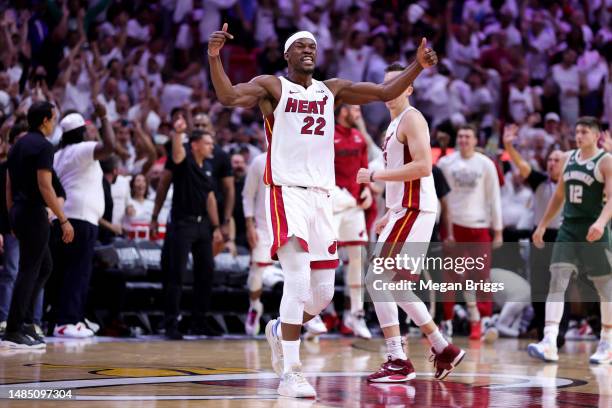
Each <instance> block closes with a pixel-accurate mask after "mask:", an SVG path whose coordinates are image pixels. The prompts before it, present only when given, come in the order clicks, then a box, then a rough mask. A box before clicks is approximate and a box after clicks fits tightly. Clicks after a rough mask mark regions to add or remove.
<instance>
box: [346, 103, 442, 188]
mask: <svg viewBox="0 0 612 408" xmlns="http://www.w3.org/2000/svg"><path fill="white" fill-rule="evenodd" d="M428 135H429V132H428V127H427V122H426V121H425V118H424V117H423V115H421V114H420V113H419V112H416V111H410V112H407V113H406V114H405V115H404V117H403V118H402V120H401V122H400V124H399V129H398V131H397V136H396V137H398V140H399V141H400V142H401V143H403V144H405V145H407V146H409V149H410V156H412V161H411V162H410V163H408V164H405V165H403V166H402V167H400V168H399V169H390V170H379V171H376V172H374V171H370V170H368V169H364V168H362V169H359V172H358V173H357V182H358V183H369V182H372V181H404V182H405V181H411V180H416V179H419V178H421V177H427V176H428V175H430V174H431V163H432V159H431V148H430V145H429V138H428Z"/></svg>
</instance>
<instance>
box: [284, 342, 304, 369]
mask: <svg viewBox="0 0 612 408" xmlns="http://www.w3.org/2000/svg"><path fill="white" fill-rule="evenodd" d="M281 343H282V345H283V359H284V370H283V372H285V373H289V372H291V371H292V370H293V369H294V367H295V366H297V365H300V340H299V339H297V340H293V341H286V340H282V341H281Z"/></svg>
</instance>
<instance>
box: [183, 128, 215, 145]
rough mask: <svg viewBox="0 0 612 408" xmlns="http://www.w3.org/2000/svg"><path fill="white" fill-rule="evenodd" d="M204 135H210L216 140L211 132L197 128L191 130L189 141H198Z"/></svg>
mask: <svg viewBox="0 0 612 408" xmlns="http://www.w3.org/2000/svg"><path fill="white" fill-rule="evenodd" d="M204 136H210V137H211V138H212V140H215V138H214V137H213V135H211V134H210V132H206V131H204V130H200V129H196V130H194V131H193V132H191V134H190V135H189V143H191V142H197V141H198V140H200V139H201V138H203V137H204Z"/></svg>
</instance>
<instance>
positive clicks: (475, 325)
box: [470, 320, 482, 340]
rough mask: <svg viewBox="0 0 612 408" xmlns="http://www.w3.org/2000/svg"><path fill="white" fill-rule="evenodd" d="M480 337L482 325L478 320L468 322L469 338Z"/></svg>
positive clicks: (475, 338) (477, 338)
mask: <svg viewBox="0 0 612 408" xmlns="http://www.w3.org/2000/svg"><path fill="white" fill-rule="evenodd" d="M481 337H482V326H481V325H480V320H479V321H477V322H470V340H480V338H481Z"/></svg>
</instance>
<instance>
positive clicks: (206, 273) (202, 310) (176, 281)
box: [162, 220, 214, 326]
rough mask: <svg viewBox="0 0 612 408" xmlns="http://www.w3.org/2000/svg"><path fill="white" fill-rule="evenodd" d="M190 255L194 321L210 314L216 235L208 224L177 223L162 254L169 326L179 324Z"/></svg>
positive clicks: (173, 224) (173, 226) (165, 243)
mask: <svg viewBox="0 0 612 408" xmlns="http://www.w3.org/2000/svg"><path fill="white" fill-rule="evenodd" d="M189 252H191V254H192V256H193V317H194V321H199V320H201V319H203V318H204V316H205V314H206V312H208V308H209V305H210V296H211V291H212V282H213V274H214V261H213V255H212V234H211V229H210V224H209V223H208V221H206V220H203V221H202V222H195V221H186V220H176V221H172V223H171V224H170V226H169V227H168V228H167V231H166V239H165V242H164V250H163V251H162V253H163V256H162V264H165V265H164V269H165V273H164V275H165V278H164V295H165V313H166V325H167V326H168V325H172V324H176V321H177V319H178V316H179V314H180V304H181V292H182V286H183V276H184V275H185V273H186V271H187V261H188V258H189Z"/></svg>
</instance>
